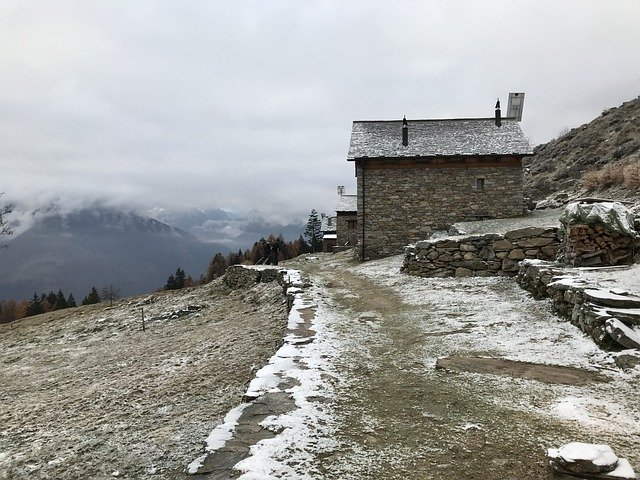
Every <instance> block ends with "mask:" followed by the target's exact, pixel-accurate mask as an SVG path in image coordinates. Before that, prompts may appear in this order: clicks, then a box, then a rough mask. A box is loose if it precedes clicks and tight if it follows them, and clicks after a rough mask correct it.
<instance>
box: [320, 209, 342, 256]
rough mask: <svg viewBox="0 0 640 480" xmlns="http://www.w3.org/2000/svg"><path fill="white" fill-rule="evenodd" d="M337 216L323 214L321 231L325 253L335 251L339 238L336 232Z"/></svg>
mask: <svg viewBox="0 0 640 480" xmlns="http://www.w3.org/2000/svg"><path fill="white" fill-rule="evenodd" d="M336 224H337V222H336V217H332V216H330V215H325V214H324V213H323V214H322V220H321V225H320V231H321V232H322V251H323V252H325V253H331V252H333V249H334V248H335V246H336V240H337V238H338V236H337V234H336Z"/></svg>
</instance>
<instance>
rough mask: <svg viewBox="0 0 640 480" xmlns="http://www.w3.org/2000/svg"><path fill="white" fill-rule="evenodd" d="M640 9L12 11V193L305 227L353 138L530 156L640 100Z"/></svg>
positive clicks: (622, 4)
mask: <svg viewBox="0 0 640 480" xmlns="http://www.w3.org/2000/svg"><path fill="white" fill-rule="evenodd" d="M639 25H640V1H638V0H626V1H625V0H617V1H611V2H603V1H602V0H592V1H587V0H574V1H560V0H548V1H543V0H530V1H513V0H505V1H495V0H492V1H486V0H483V1H478V0H470V1H455V2H454V1H444V0H443V1H426V0H420V1H411V0H402V1H391V0H389V1H385V2H381V1H372V0H362V1H346V0H340V1H338V0H336V1H300V0H293V1H278V0H269V1H267V0H256V1H242V0H240V1H214V0H206V1H205V0H202V1H196V0H171V1H169V0H150V1H136V0H120V1H119V0H103V1H99V0H90V1H89V0H73V1H71V0H66V1H65V0H56V1H55V2H53V1H50V0H42V1H35V0H0V167H1V168H0V191H4V192H5V198H9V199H12V200H19V201H22V202H25V203H29V204H34V203H37V202H39V201H43V200H46V199H49V198H53V197H59V198H62V199H65V200H74V201H84V200H86V199H91V200H92V199H95V198H103V199H107V200H109V201H112V202H116V203H118V202H122V203H127V204H129V205H132V206H135V207H136V208H141V209H144V208H151V207H155V206H160V207H167V208H177V207H187V206H196V207H201V208H207V207H223V208H230V209H235V210H240V211H246V210H249V209H253V208H257V209H259V210H262V211H263V212H265V213H267V214H269V215H277V216H280V217H281V216H287V217H293V216H300V217H304V216H305V215H306V214H307V213H308V212H309V210H310V209H311V208H316V209H317V210H319V211H330V210H331V209H332V207H333V203H334V199H335V187H336V186H337V185H346V186H347V190H348V191H353V190H354V188H355V179H354V172H353V164H352V163H347V161H346V154H347V149H348V144H349V134H350V129H351V122H352V121H353V120H363V119H385V120H386V119H401V118H402V116H403V115H406V116H407V118H409V119H412V118H414V119H415V118H455V117H484V116H492V115H493V107H494V104H495V100H496V98H497V97H500V98H501V99H502V100H503V102H504V106H505V107H506V100H507V96H508V93H509V92H510V91H512V92H525V93H526V97H525V105H524V119H523V122H522V128H523V130H524V132H525V134H526V135H527V136H528V137H529V138H530V139H531V141H532V142H533V143H534V144H538V143H544V142H546V141H548V140H550V139H551V138H553V137H555V136H557V134H558V132H559V131H560V130H562V129H563V128H565V127H575V126H578V125H580V124H582V123H585V122H588V121H590V120H591V119H593V118H594V117H596V116H598V115H599V114H600V113H601V111H602V110H603V109H605V108H608V107H612V106H618V105H619V104H621V103H622V102H624V101H627V100H630V99H632V98H635V97H636V96H637V95H638V94H640V61H639V59H640V56H639V54H638V48H639V47H640V27H639Z"/></svg>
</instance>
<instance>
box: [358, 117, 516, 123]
mask: <svg viewBox="0 0 640 480" xmlns="http://www.w3.org/2000/svg"><path fill="white" fill-rule="evenodd" d="M469 120H491V121H495V117H468V118H416V119H414V120H409V119H407V122H408V123H411V122H454V121H469ZM502 120H503V121H504V120H515V121H517V119H516V118H515V117H502ZM402 121H403V120H402V119H400V120H354V121H353V123H402Z"/></svg>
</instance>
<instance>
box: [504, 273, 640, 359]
mask: <svg viewBox="0 0 640 480" xmlns="http://www.w3.org/2000/svg"><path fill="white" fill-rule="evenodd" d="M516 282H517V283H518V284H519V285H520V286H521V287H522V288H524V289H525V290H527V291H529V292H531V293H532V294H533V296H534V297H535V298H536V299H543V298H549V299H550V300H551V302H552V305H553V308H554V310H555V311H556V312H557V313H558V314H559V315H560V316H562V317H564V318H566V319H568V320H569V321H570V322H571V323H572V324H573V325H575V326H577V327H578V328H580V329H581V330H582V331H583V332H585V333H586V334H587V335H589V336H591V338H593V340H594V341H595V342H596V343H597V344H598V345H599V346H600V347H602V348H604V349H615V350H620V349H623V348H639V347H640V345H638V344H637V343H636V342H634V341H633V340H631V339H629V338H624V336H622V337H621V336H620V335H619V332H617V331H616V330H617V329H616V328H613V325H614V324H613V323H612V321H613V320H615V321H616V322H622V323H623V324H624V325H625V326H626V327H628V328H630V329H634V330H636V331H637V329H638V328H640V297H637V296H635V295H632V294H630V293H628V292H624V291H621V290H614V291H611V290H607V289H603V288H600V287H598V286H597V285H590V284H588V283H587V282H585V281H584V280H582V279H580V277H579V276H577V273H569V272H567V270H566V269H563V265H561V264H558V263H550V262H543V261H535V260H534V261H528V260H525V261H523V262H522V263H521V264H520V269H519V271H518V275H517V276H516Z"/></svg>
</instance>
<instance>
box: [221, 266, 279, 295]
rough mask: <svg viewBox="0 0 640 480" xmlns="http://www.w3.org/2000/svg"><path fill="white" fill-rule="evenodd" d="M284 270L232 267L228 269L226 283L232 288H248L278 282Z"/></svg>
mask: <svg viewBox="0 0 640 480" xmlns="http://www.w3.org/2000/svg"><path fill="white" fill-rule="evenodd" d="M283 271H285V269H283V268H278V267H271V266H263V265H232V266H230V267H229V268H227V272H226V273H225V275H224V283H225V284H226V285H227V286H228V287H230V288H234V289H235V288H248V287H252V286H253V285H255V284H256V283H269V282H273V281H274V280H278V279H279V277H280V275H281V272H283Z"/></svg>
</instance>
